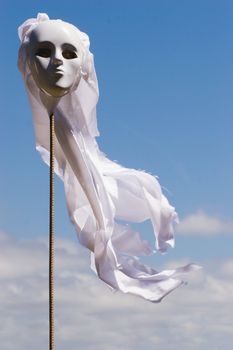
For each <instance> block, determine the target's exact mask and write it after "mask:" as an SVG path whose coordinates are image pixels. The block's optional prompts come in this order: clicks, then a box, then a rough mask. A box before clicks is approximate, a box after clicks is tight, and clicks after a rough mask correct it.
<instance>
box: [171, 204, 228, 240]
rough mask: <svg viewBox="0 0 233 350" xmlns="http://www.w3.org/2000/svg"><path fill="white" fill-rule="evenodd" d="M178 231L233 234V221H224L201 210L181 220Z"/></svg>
mask: <svg viewBox="0 0 233 350" xmlns="http://www.w3.org/2000/svg"><path fill="white" fill-rule="evenodd" d="M177 232H178V233H182V234H199V235H217V234H233V221H224V220H221V219H219V218H217V217H214V216H209V215H207V214H205V213H204V212H203V211H201V210H200V211H198V212H197V213H195V214H190V215H188V216H186V217H185V218H184V219H183V220H181V222H180V224H179V225H178V226H177Z"/></svg>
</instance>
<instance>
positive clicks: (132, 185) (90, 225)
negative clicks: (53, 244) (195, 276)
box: [18, 13, 197, 302]
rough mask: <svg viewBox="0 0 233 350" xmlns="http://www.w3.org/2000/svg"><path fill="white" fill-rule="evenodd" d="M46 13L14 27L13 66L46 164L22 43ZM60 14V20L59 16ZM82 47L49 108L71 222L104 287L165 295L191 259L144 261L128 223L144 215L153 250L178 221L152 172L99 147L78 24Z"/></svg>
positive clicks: (94, 89) (45, 124)
mask: <svg viewBox="0 0 233 350" xmlns="http://www.w3.org/2000/svg"><path fill="white" fill-rule="evenodd" d="M48 20H49V17H48V16H47V15H46V14H41V13H39V14H38V16H37V18H32V19H28V20H27V21H26V22H24V23H23V24H22V25H21V26H20V27H19V29H18V33H19V38H20V40H21V46H20V49H19V59H18V66H19V69H20V71H21V73H22V75H23V79H24V82H25V87H26V89H27V93H28V96H29V101H30V105H31V108H32V115H33V122H34V128H35V136H36V148H37V150H38V151H39V152H40V154H41V156H42V158H43V160H44V161H45V162H46V163H47V164H49V116H48V110H47V108H46V107H45V105H44V103H43V96H42V95H43V93H42V92H41V91H40V90H39V88H38V87H37V85H36V84H35V82H34V80H33V78H32V74H31V72H30V69H29V67H28V64H27V43H28V41H29V38H30V33H31V31H32V30H33V29H34V28H35V27H36V26H37V25H38V24H39V23H41V22H42V21H48ZM58 21H60V20H58ZM76 30H77V32H78V35H79V36H80V38H81V41H82V44H83V50H84V57H85V60H84V65H83V71H84V74H85V75H84V76H83V77H82V78H81V81H80V83H79V85H78V87H76V88H75V89H73V91H71V92H69V93H68V94H67V95H65V96H63V97H62V98H61V99H60V101H59V102H58V104H57V106H56V108H55V109H54V110H53V113H54V116H55V124H56V125H57V126H56V140H55V158H56V161H55V171H56V173H57V175H58V176H60V178H61V179H62V180H63V182H64V188H65V193H66V200H67V207H68V211H69V216H70V219H71V221H72V223H73V224H74V225H75V227H76V231H77V234H78V238H79V241H80V243H81V244H82V245H84V246H86V247H87V248H88V249H90V251H91V255H92V259H91V261H92V264H91V266H92V268H93V270H94V271H96V272H97V274H98V276H99V277H100V278H101V279H102V280H103V281H105V282H106V283H107V284H108V285H109V286H110V287H112V288H113V289H116V290H121V291H122V292H124V293H131V294H135V295H139V296H142V297H144V298H145V299H148V300H150V301H154V302H157V301H160V300H161V299H162V298H163V297H164V296H165V295H166V294H168V293H169V292H171V291H172V290H174V289H175V288H177V287H178V286H180V285H182V284H183V281H182V280H180V279H177V276H178V275H179V274H181V273H183V272H187V271H191V270H195V269H197V266H196V265H192V264H189V265H187V266H183V267H180V268H177V269H174V270H165V271H161V272H158V271H156V270H155V269H153V268H151V267H148V266H146V265H143V264H141V263H140V262H139V259H138V258H137V256H138V255H150V254H152V249H151V248H150V246H149V243H148V242H147V241H145V240H142V239H141V238H140V236H139V234H138V233H137V232H135V231H134V230H133V229H132V228H131V227H130V225H129V224H122V223H121V224H120V223H119V222H122V221H123V222H136V223H139V222H143V221H145V220H148V219H150V220H151V222H152V225H153V229H154V234H155V242H156V245H155V246H156V249H157V250H159V251H161V252H165V251H166V250H167V248H168V247H169V246H170V247H173V246H174V237H173V223H174V222H176V221H178V218H177V214H176V212H175V209H174V208H173V207H172V206H170V204H169V202H168V200H167V199H166V197H165V196H164V195H163V194H162V191H161V187H160V185H159V183H158V181H157V179H156V178H155V177H154V176H152V175H150V174H147V173H145V172H143V171H137V170H134V169H127V168H124V167H122V166H120V165H118V164H116V163H114V162H112V161H110V160H109V159H107V158H106V156H105V155H104V154H103V153H102V152H100V150H99V148H98V145H97V143H96V140H95V137H96V136H98V135H99V133H98V129H97V122H96V104H97V101H98V95H99V92H98V82H97V78H96V73H95V67H94V60H93V55H92V54H91V53H90V51H89V38H88V36H87V35H86V34H85V33H83V32H81V31H80V30H79V29H78V28H76ZM61 123H62V126H63V127H64V125H65V127H67V130H68V129H69V132H71V134H72V137H73V138H74V141H75V145H76V147H77V152H81V154H82V157H83V164H84V166H85V167H86V170H87V174H88V176H87V180H86V181H87V185H88V186H90V187H91V188H92V189H93V192H95V193H96V196H97V197H96V198H97V199H98V202H99V203H98V204H99V206H100V208H101V211H102V213H103V216H104V223H105V225H104V229H103V228H101V229H100V228H99V227H98V225H97V222H96V218H95V215H94V213H93V210H92V206H91V204H90V201H89V200H88V198H87V196H86V195H85V191H84V190H83V187H82V184H80V182H79V180H78V179H77V176H75V173H74V171H73V170H72V167H71V165H70V163H69V161H68V159H67V150H66V152H65V151H64V144H63V142H62V139H63V135H62V133H63V130H62V129H61V128H59V125H61Z"/></svg>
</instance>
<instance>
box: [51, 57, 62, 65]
mask: <svg viewBox="0 0 233 350" xmlns="http://www.w3.org/2000/svg"><path fill="white" fill-rule="evenodd" d="M53 64H54V65H55V66H57V67H59V66H61V65H62V64H63V61H62V60H61V59H60V58H57V57H54V58H53Z"/></svg>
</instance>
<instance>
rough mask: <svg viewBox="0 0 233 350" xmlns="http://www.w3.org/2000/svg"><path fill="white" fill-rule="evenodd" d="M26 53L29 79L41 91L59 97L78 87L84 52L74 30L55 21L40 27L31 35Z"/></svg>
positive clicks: (61, 22) (47, 22) (43, 23)
mask: <svg viewBox="0 0 233 350" xmlns="http://www.w3.org/2000/svg"><path fill="white" fill-rule="evenodd" d="M27 50H28V64H29V67H30V70H31V73H32V76H33V78H34V80H35V82H36V84H37V86H38V87H39V88H40V89H41V90H42V91H44V92H46V93H47V94H48V95H50V96H53V97H61V96H63V95H65V94H67V93H68V92H69V91H70V90H71V88H72V87H74V86H75V87H76V86H77V85H78V83H79V81H80V79H81V75H82V72H81V65H82V59H83V48H82V43H81V40H80V37H79V35H78V32H77V29H76V28H75V27H74V26H72V25H71V24H69V23H65V22H63V21H57V20H49V21H45V22H42V23H40V24H39V25H38V26H37V27H36V28H35V29H34V30H33V31H32V32H31V35H30V39H29V44H28V48H27Z"/></svg>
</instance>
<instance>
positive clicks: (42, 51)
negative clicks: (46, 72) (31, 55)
mask: <svg viewBox="0 0 233 350" xmlns="http://www.w3.org/2000/svg"><path fill="white" fill-rule="evenodd" d="M51 54H52V50H51V49H49V48H45V47H41V48H39V49H37V50H36V56H39V57H50V56H51Z"/></svg>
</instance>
